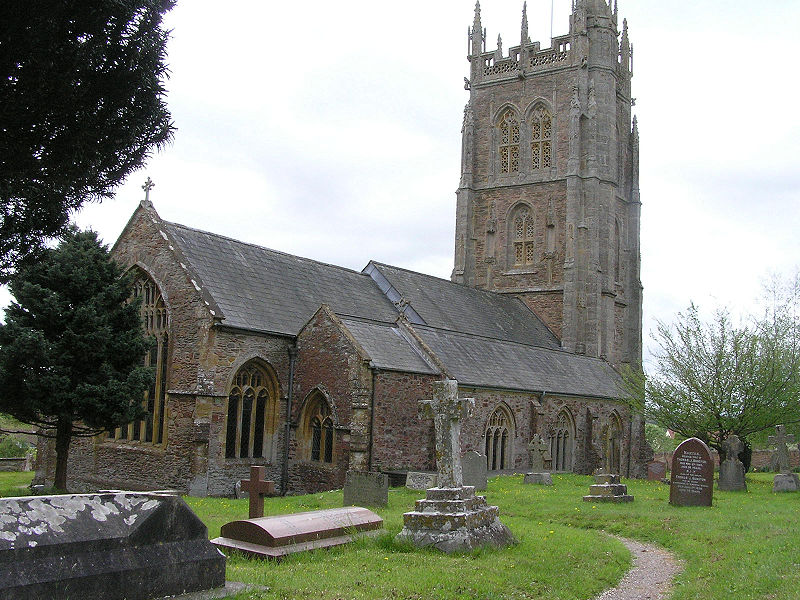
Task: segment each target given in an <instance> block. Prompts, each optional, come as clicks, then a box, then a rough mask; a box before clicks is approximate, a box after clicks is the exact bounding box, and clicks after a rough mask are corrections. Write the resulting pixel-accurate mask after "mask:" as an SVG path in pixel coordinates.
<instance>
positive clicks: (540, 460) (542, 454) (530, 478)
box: [522, 433, 553, 485]
mask: <svg viewBox="0 0 800 600" xmlns="http://www.w3.org/2000/svg"><path fill="white" fill-rule="evenodd" d="M548 451H549V446H548V444H547V442H546V441H544V439H542V437H541V436H540V435H539V434H538V433H534V434H533V437H532V438H531V441H530V443H529V444H528V457H529V462H530V468H531V472H530V473H526V474H525V478H524V479H523V480H522V482H523V483H533V484H538V485H553V478H552V477H551V475H550V473H547V472H545V469H544V463H545V461H546V460H550V455H549V452H548Z"/></svg>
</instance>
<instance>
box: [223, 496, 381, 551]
mask: <svg viewBox="0 0 800 600" xmlns="http://www.w3.org/2000/svg"><path fill="white" fill-rule="evenodd" d="M382 527H383V519H381V518H380V517H379V516H378V515H376V514H375V513H374V512H372V511H371V510H368V509H366V508H361V507H358V506H349V507H344V508H330V509H325V510H313V511H309V512H301V513H294V514H286V515H276V516H273V517H260V518H257V519H244V520H241V521H231V522H230V523H226V524H225V525H223V526H222V529H221V530H220V537H218V538H214V539H213V540H211V543H212V544H215V545H216V546H218V547H219V548H222V549H226V550H237V551H239V552H242V553H244V554H248V555H250V556H254V557H257V558H268V559H280V558H283V557H284V556H286V555H287V554H293V553H295V552H305V551H308V550H317V549H320V548H330V547H333V546H339V545H341V544H346V543H348V542H351V541H353V540H354V539H355V538H356V537H357V536H359V535H374V534H377V533H379V530H380V529H381V528H382Z"/></svg>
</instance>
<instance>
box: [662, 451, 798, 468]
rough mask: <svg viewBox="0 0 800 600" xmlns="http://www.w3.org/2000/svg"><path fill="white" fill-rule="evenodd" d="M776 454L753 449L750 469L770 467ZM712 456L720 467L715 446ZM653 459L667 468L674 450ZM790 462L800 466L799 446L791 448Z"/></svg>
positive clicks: (715, 466) (715, 464) (793, 465)
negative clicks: (665, 464)
mask: <svg viewBox="0 0 800 600" xmlns="http://www.w3.org/2000/svg"><path fill="white" fill-rule="evenodd" d="M774 454H775V451H774V450H753V458H752V459H751V462H750V470H751V471H758V470H762V469H764V468H769V466H770V462H771V461H772V456H773V455H774ZM711 457H712V458H713V459H714V468H715V469H718V468H719V454H717V451H716V450H714V449H713V448H712V449H711ZM653 460H657V461H661V462H666V463H667V469H669V466H670V465H671V464H672V452H656V453H655V455H654V457H653ZM789 463H790V464H791V466H792V469H795V468H797V467H800V450H798V449H797V448H790V449H789Z"/></svg>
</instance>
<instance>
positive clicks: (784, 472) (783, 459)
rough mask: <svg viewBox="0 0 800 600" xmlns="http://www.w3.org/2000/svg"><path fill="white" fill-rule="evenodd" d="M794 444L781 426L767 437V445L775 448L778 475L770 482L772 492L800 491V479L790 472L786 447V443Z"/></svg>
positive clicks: (790, 436)
mask: <svg viewBox="0 0 800 600" xmlns="http://www.w3.org/2000/svg"><path fill="white" fill-rule="evenodd" d="M792 442H794V436H793V435H791V434H789V435H787V434H786V428H785V427H784V426H783V425H778V426H777V427H775V435H771V436H769V443H770V444H772V445H773V446H775V448H776V450H775V455H776V456H777V463H778V473H777V475H775V479H773V481H772V491H773V492H796V491H798V490H800V479H798V477H797V473H792V472H791V463H790V462H789V449H788V448H787V447H786V444H787V443H790V444H791V443H792Z"/></svg>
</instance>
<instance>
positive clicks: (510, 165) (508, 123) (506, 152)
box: [498, 108, 519, 173]
mask: <svg viewBox="0 0 800 600" xmlns="http://www.w3.org/2000/svg"><path fill="white" fill-rule="evenodd" d="M498 129H499V132H500V139H499V141H500V148H499V150H500V172H501V173H516V172H517V171H519V121H518V120H517V117H516V115H515V114H514V111H513V110H511V109H510V108H508V109H506V110H505V112H503V115H502V116H501V117H500V122H499V123H498Z"/></svg>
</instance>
